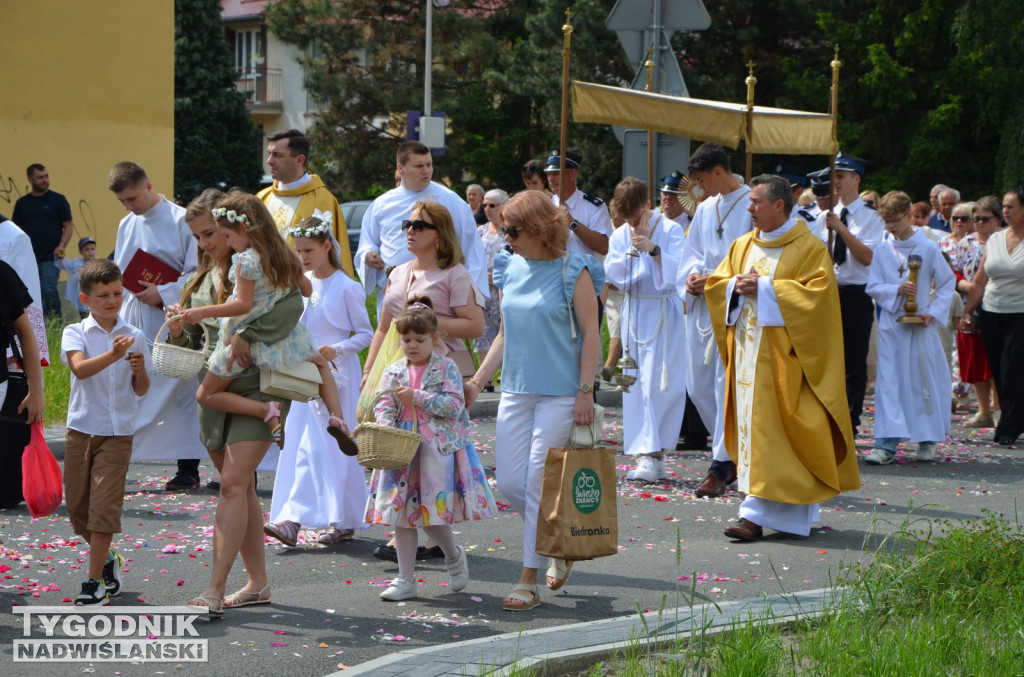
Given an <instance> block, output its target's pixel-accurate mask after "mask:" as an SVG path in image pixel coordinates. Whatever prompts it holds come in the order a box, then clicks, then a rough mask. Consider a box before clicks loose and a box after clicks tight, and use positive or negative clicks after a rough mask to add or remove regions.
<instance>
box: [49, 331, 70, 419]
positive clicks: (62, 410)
mask: <svg viewBox="0 0 1024 677" xmlns="http://www.w3.org/2000/svg"><path fill="white" fill-rule="evenodd" d="M67 324H68V323H67V322H65V321H64V320H62V319H60V318H53V319H51V320H49V321H48V322H47V323H46V343H47V345H48V347H49V349H50V366H49V367H47V368H45V369H43V386H44V388H43V392H44V394H45V395H46V413H45V415H44V416H43V424H44V425H56V424H59V423H63V422H64V421H65V420H66V419H67V416H68V398H69V397H71V370H70V369H68V368H67V367H66V366H64V365H63V364H61V361H60V338H61V334H62V333H63V332H64V327H65V326H66V325H67Z"/></svg>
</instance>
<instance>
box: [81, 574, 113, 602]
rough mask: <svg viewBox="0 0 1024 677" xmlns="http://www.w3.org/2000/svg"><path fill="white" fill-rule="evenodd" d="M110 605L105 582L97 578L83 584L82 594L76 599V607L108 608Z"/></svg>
mask: <svg viewBox="0 0 1024 677" xmlns="http://www.w3.org/2000/svg"><path fill="white" fill-rule="evenodd" d="M109 603H110V601H109V600H108V599H107V589H106V587H104V585H103V581H98V580H96V579H95V578H90V579H89V580H87V581H86V582H85V583H82V594H80V595H79V596H78V597H77V598H76V599H75V606H106V605H107V604H109Z"/></svg>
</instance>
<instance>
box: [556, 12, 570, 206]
mask: <svg viewBox="0 0 1024 677" xmlns="http://www.w3.org/2000/svg"><path fill="white" fill-rule="evenodd" d="M571 17H572V10H568V9H567V10H565V25H564V26H562V33H563V34H564V36H565V37H564V39H563V41H562V130H561V134H560V135H559V139H558V177H559V180H558V202H559V204H563V205H564V204H565V198H566V197H568V196H567V195H566V193H565V191H566V189H567V188H568V187H569V186H568V183H569V182H568V181H566V180H565V154H566V153H567V152H569V150H568V148H567V146H568V144H569V45H570V44H571V43H572V25H571V24H570V23H569V19H570V18H571Z"/></svg>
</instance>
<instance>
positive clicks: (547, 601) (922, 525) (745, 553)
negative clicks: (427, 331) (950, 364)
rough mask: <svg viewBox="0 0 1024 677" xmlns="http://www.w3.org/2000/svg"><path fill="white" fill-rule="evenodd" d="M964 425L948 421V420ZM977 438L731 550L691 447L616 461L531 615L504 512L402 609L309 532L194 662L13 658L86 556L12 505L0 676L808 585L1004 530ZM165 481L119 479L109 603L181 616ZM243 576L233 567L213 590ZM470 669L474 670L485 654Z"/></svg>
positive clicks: (191, 526) (356, 657)
mask: <svg viewBox="0 0 1024 677" xmlns="http://www.w3.org/2000/svg"><path fill="white" fill-rule="evenodd" d="M607 413H608V419H607V420H606V425H605V437H606V441H607V442H608V443H609V444H610V445H612V446H618V445H619V444H620V443H621V410H620V409H618V408H615V407H609V408H608V412H607ZM964 418H966V416H964V415H962V414H959V415H957V416H955V424H959V423H960V422H961V421H962V420H963V419H964ZM864 428H865V430H864V432H865V433H867V435H863V434H862V435H861V436H860V437H859V438H858V447H859V449H860V450H862V451H863V450H866V449H867V448H868V444H869V443H870V436H869V435H870V424H868V425H865V426H864ZM991 432H992V431H991V430H982V431H965V430H963V429H962V428H960V427H959V426H958V425H957V426H956V427H955V428H954V431H953V436H952V438H951V440H950V441H949V442H948V443H946V444H942V445H939V458H938V459H937V462H934V463H921V464H917V463H915V462H914V461H913V452H912V451H910V452H909V453H907V454H906V458H905V459H901V462H900V463H897V464H894V465H891V466H882V467H871V466H864V465H863V464H861V476H862V482H863V485H862V487H861V489H860V490H859V491H856V492H851V493H848V494H844V495H841V496H839V497H837V498H836V499H834V500H832V501H829V502H828V503H826V504H824V505H823V506H822V521H821V523H820V525H819V527H818V528H816V529H815V530H814V532H813V533H812V535H811V537H810V538H808V539H806V540H794V539H789V538H782V537H780V536H779V535H777V534H771V533H769V534H768V537H767V538H766V539H765V540H764V541H761V542H759V543H755V544H737V543H734V542H732V541H731V540H729V539H727V538H725V537H724V536H723V534H722V529H723V528H724V526H726V525H727V524H728V523H729V521H730V520H733V519H735V516H736V510H737V505H738V504H739V501H740V500H741V498H740V496H739V495H738V494H736V493H735V492H730V493H729V494H727V495H726V496H725V497H723V498H721V499H717V500H707V499H696V498H694V497H693V495H692V492H693V491H694V490H695V489H696V487H697V485H698V484H699V483H700V481H701V479H702V478H703V476H704V474H705V472H706V469H707V465H708V462H709V453H708V452H678V453H675V454H672V455H671V458H670V459H669V467H670V470H671V473H672V478H671V480H670V481H669V482H666V483H665V484H663V485H658V486H640V485H634V484H633V483H629V482H626V481H625V479H624V475H625V471H626V469H627V468H628V467H629V466H628V465H627V460H626V458H625V457H623V456H617V457H616V458H617V462H618V464H619V468H620V469H619V475H620V484H619V487H618V489H619V550H620V551H619V553H618V554H617V555H615V556H612V557H606V558H603V559H599V560H594V561H591V562H583V563H580V564H578V565H577V567H576V569H575V571H574V572H573V575H572V579H571V581H570V582H569V583H568V585H567V586H566V588H565V589H564V590H563V591H560V592H558V593H551V592H547V591H545V592H544V593H543V594H542V598H543V603H542V604H541V606H539V607H538V608H536V609H534V610H533V611H531V612H529V613H525V614H513V613H509V612H504V611H502V609H501V599H502V597H503V596H504V595H505V594H506V593H507V592H508V591H509V590H510V588H511V586H512V584H513V582H514V581H515V580H516V578H517V575H518V571H519V567H520V559H519V553H520V548H521V542H522V533H521V532H522V529H521V524H522V523H521V520H520V519H519V517H518V516H517V515H515V514H513V512H512V511H511V509H508V508H506V509H504V510H502V511H501V513H500V515H499V517H498V518H497V519H495V520H490V521H487V522H483V523H475V524H465V525H458V527H457V529H456V532H457V538H458V541H459V542H460V543H462V544H464V545H465V546H466V547H467V549H468V551H469V554H470V577H471V581H470V584H469V586H468V587H467V589H466V590H465V591H464V592H462V593H458V594H454V593H449V592H448V591H447V590H446V588H445V587H444V586H443V585H442V584H443V583H444V582H445V580H446V574H445V572H444V567H443V564H441V563H440V562H438V561H436V560H435V561H434V562H429V563H426V564H424V565H422V566H420V567H419V568H418V569H417V575H418V577H421V578H422V579H423V580H422V582H423V587H422V588H421V591H420V597H419V598H418V599H415V600H409V601H407V602H404V603H386V602H383V601H381V600H379V599H378V597H377V595H378V594H379V593H380V591H381V590H382V586H384V584H385V581H387V580H388V579H389V578H390V577H391V576H393V575H396V574H397V565H393V564H389V563H386V562H381V561H378V560H376V559H374V558H373V557H372V554H371V553H372V551H373V548H374V547H375V546H376V545H377V544H379V543H382V542H383V541H384V539H385V538H386V532H385V530H384V529H372V530H368V531H364V532H361V533H359V534H358V535H357V537H356V538H355V539H354V540H352V541H348V542H343V543H341V544H338V545H335V546H330V547H324V546H320V545H318V544H316V543H315V534H314V533H313V532H307V536H308V538H309V539H310V540H311V541H313V542H312V543H300V546H301V547H298V548H284V547H282V546H280V545H278V544H276V542H268V543H267V546H266V556H267V561H268V568H269V571H270V579H271V583H272V585H273V589H272V594H273V603H272V604H270V605H266V606H257V607H248V608H245V609H236V610H229V611H228V612H227V613H226V615H225V617H224V619H222V620H216V621H200V623H199V624H198V626H197V627H198V631H199V634H200V635H201V637H203V638H206V639H208V640H209V662H208V663H205V664H175V663H149V664H131V663H95V664H86V663H17V664H15V663H13V662H12V661H13V650H12V643H13V641H14V639H16V638H19V637H21V636H22V625H21V617H20V615H15V614H13V613H10V612H9V611H10V609H11V608H12V606H13V605H53V606H67V607H68V609H69V611H72V610H73V609H72V607H71V605H70V604H69V603H66V602H63V601H62V600H65V599H69V598H74V597H75V596H77V594H78V591H79V588H80V585H81V582H82V580H83V573H82V569H81V568H80V567H81V566H82V565H83V564H84V561H85V554H86V552H87V546H86V545H85V544H84V543H82V542H80V541H78V539H77V538H75V537H74V535H73V533H72V531H71V528H70V525H69V523H68V521H67V514H66V512H65V511H64V509H63V508H61V509H60V510H59V511H58V513H57V514H56V515H55V516H52V517H50V518H44V519H40V520H33V519H32V518H31V517H30V516H29V515H28V512H27V510H26V509H25V508H24V507H21V508H19V509H14V510H7V511H0V538H2V539H3V540H4V545H3V546H2V547H3V555H2V560H0V562H2V566H0V607H2V608H3V609H4V612H3V613H2V614H0V666H2V667H0V674H10V675H15V674H17V675H44V676H50V675H69V674H81V673H83V672H91V673H95V674H108V675H153V674H168V673H171V672H174V673H175V674H183V675H188V674H216V675H218V676H223V677H235V676H239V677H240V676H243V675H244V676H246V677H253V676H260V675H304V676H309V677H312V676H314V675H326V674H329V673H331V672H334V671H336V670H337V669H338V667H339V665H342V666H345V665H347V666H353V665H358V664H360V663H363V662H365V661H368V660H370V659H373V658H376V657H379V656H381V655H384V654H385V653H388V652H391V651H396V650H399V649H409V648H414V647H417V646H427V645H435V644H442V643H447V642H455V641H461V640H469V639H474V638H481V637H488V636H492V635H495V634H499V633H506V632H515V631H518V630H520V629H534V628H543V627H551V626H558V625H563V624H568V623H578V622H581V621H587V620H597V619H603V618H609V617H614V616H621V615H628V614H633V613H636V611H637V607H638V606H639V607H641V608H643V609H657V608H658V607H659V606H660V605H662V604H665V605H666V606H668V607H674V606H677V605H685V604H686V595H685V590H687V589H689V587H690V586H691V585H693V584H696V586H697V589H698V590H700V591H701V592H703V593H704V594H707V595H709V596H711V597H712V598H714V599H716V600H723V601H730V600H738V599H743V598H748V597H756V596H759V595H761V594H762V593H777V592H783V591H795V590H805V589H813V588H820V587H825V586H828V585H830V584H831V583H832V582H833V581H834V580H835V579H836V578H837V577H840V576H841V575H842V574H843V572H844V571H845V570H846V568H847V567H849V566H851V565H854V564H856V563H857V562H858V561H861V560H863V559H865V558H867V557H870V554H869V552H868V553H866V552H865V548H867V549H868V550H869V551H870V550H871V549H873V548H874V547H876V546H877V545H878V544H879V543H881V542H882V540H883V539H884V537H885V536H886V535H888V534H891V533H893V532H895V531H896V530H897V529H899V528H900V527H901V525H906V524H909V525H911V528H913V529H926V528H928V527H929V526H939V525H940V521H941V520H947V519H948V520H953V521H956V520H959V519H973V518H977V517H979V516H980V515H981V514H982V513H983V512H984V511H991V512H993V513H1002V514H1005V515H1007V516H1008V517H1009V518H1010V519H1013V517H1014V515H1015V513H1016V509H1017V503H1019V502H1020V503H1024V501H1020V499H1022V498H1024V490H1022V487H1024V454H1022V452H1021V450H1020V449H1013V448H1011V449H1008V448H1004V447H994V446H992V445H991V443H990V442H986V441H984V440H985V439H986V438H991ZM55 437H56V439H54V441H53V443H52V445H51V446H52V448H53V450H54V452H55V454H56V455H57V457H58V458H59V459H62V457H63V443H62V442H61V441H60V431H56V436H55ZM493 437H494V422H493V419H491V418H478V419H476V441H477V443H478V445H479V447H480V449H481V450H482V457H483V460H484V463H485V465H487V466H489V467H493V464H494V455H493ZM210 470H212V467H210V466H208V465H207V464H204V465H203V467H202V468H201V471H202V472H203V473H204V478H203V479H204V481H205V479H207V478H208V476H207V475H206V473H208V472H209V471H210ZM170 474H173V463H161V462H137V463H133V464H132V466H131V468H130V471H129V476H128V479H129V482H128V486H127V488H126V489H127V493H126V500H125V511H124V518H123V526H124V531H125V533H123V534H121V535H119V536H118V537H117V539H116V541H115V546H116V547H117V548H118V549H119V550H120V551H121V552H122V553H123V554H124V555H125V556H126V557H128V558H129V559H130V561H129V563H128V571H127V572H126V573H125V574H124V590H123V591H122V593H121V595H120V596H119V597H118V598H117V603H118V604H119V605H132V606H140V607H141V606H145V605H166V606H172V605H181V604H184V602H185V601H186V600H188V599H189V598H191V597H192V596H193V595H195V594H197V593H198V592H200V591H201V590H202V588H203V586H204V584H205V582H206V580H207V577H208V567H209V566H210V561H211V538H212V527H213V514H214V510H215V508H216V505H217V497H216V495H215V494H214V493H212V492H210V491H208V490H206V489H203V490H199V491H196V492H189V493H165V492H163V491H162V487H163V483H164V481H165V479H166V478H167V477H168V475H170ZM272 479H273V478H272V476H271V475H270V474H261V476H260V486H261V487H262V488H261V490H260V492H259V493H260V496H261V498H262V499H263V501H264V505H265V506H266V507H267V509H269V504H270V498H271V495H270V487H271V486H272ZM499 498H500V496H499ZM677 534H678V539H679V540H678V541H677ZM677 559H678V560H679V561H678V564H677ZM8 567H9V569H8ZM243 582H244V573H243V571H242V569H241V562H240V561H239V562H238V563H237V564H236V569H235V571H234V572H233V574H232V579H231V581H230V583H229V586H228V589H229V591H230V590H233V589H235V588H236V587H240V586H241V585H242V583H243ZM37 632H38V631H37ZM35 636H38V634H37V635H35ZM480 664H481V665H487V664H488V659H487V657H486V656H481V659H480Z"/></svg>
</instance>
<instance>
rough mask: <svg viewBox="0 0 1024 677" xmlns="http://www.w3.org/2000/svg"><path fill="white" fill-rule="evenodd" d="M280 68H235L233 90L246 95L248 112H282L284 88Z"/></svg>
mask: <svg viewBox="0 0 1024 677" xmlns="http://www.w3.org/2000/svg"><path fill="white" fill-rule="evenodd" d="M282 80H283V78H282V73H281V69H280V68H267V67H266V66H263V65H259V66H257V65H255V64H251V65H249V66H247V67H244V68H235V89H236V90H238V91H239V92H242V93H244V94H245V95H246V101H245V107H246V108H247V109H249V112H261V113H282V112H284V86H283V81H282Z"/></svg>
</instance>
